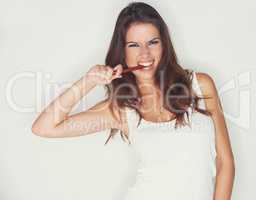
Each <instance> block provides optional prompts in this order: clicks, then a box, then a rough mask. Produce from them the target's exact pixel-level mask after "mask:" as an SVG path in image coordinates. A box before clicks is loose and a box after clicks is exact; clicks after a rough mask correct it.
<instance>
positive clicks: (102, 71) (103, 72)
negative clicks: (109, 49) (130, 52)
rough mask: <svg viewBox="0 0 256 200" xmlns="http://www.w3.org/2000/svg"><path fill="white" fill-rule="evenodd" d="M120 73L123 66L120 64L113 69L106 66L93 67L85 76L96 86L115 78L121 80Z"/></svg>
mask: <svg viewBox="0 0 256 200" xmlns="http://www.w3.org/2000/svg"><path fill="white" fill-rule="evenodd" d="M114 71H115V74H114ZM122 72H123V66H122V65H121V64H119V65H116V66H115V67H114V68H112V67H110V66H108V65H95V66H93V67H92V68H91V69H90V70H89V71H88V72H87V73H86V76H87V77H88V78H89V79H90V81H93V82H94V83H96V84H97V85H105V84H109V83H111V82H112V80H114V79H116V78H121V77H122V75H121V74H122Z"/></svg>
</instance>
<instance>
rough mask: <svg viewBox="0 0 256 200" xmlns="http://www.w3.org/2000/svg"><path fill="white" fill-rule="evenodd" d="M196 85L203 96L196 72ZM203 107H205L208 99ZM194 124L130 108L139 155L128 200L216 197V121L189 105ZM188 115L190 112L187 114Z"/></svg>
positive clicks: (201, 103)
mask: <svg viewBox="0 0 256 200" xmlns="http://www.w3.org/2000/svg"><path fill="white" fill-rule="evenodd" d="M192 87H193V88H194V90H195V92H196V93H197V94H198V95H199V96H201V95H202V93H201V90H200V87H199V84H198V80H197V78H196V74H195V72H194V71H193V83H192ZM199 107H200V108H202V109H205V108H206V107H205V103H204V100H200V101H199ZM188 111H189V116H190V122H191V127H189V126H186V127H181V128H180V127H178V128H177V129H174V125H175V120H172V121H170V122H160V123H158V122H150V121H146V120H144V119H142V120H141V123H140V125H139V126H138V127H137V124H138V120H139V115H138V114H137V113H136V112H135V111H134V110H132V109H130V108H128V107H126V114H127V119H128V126H129V138H130V141H131V145H130V146H131V147H132V148H134V150H135V152H136V154H137V155H138V158H139V167H138V169H137V176H136V182H135V184H133V185H132V186H131V187H130V188H129V189H128V191H127V193H126V195H125V199H124V200H144V199H145V200H146V199H147V200H153V199H154V200H156V199H161V200H188V199H189V200H212V199H213V194H214V187H215V177H216V165H215V158H216V150H215V132H214V124H213V121H212V118H211V117H210V116H206V115H203V114H201V113H199V112H196V111H195V112H193V113H192V109H191V108H189V110H188ZM185 116H186V115H185Z"/></svg>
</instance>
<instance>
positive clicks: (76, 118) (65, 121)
mask: <svg viewBox="0 0 256 200" xmlns="http://www.w3.org/2000/svg"><path fill="white" fill-rule="evenodd" d="M95 73H98V74H97V75H98V77H97V78H95V76H92V74H93V75H95ZM111 74H112V69H111V68H106V67H103V66H97V67H94V69H93V70H91V71H89V72H88V73H87V74H86V75H85V76H83V77H82V78H81V79H79V80H78V81H76V82H75V83H74V84H73V85H72V86H71V87H70V88H69V89H67V90H66V91H64V92H63V93H62V94H61V95H60V96H59V97H57V98H56V99H55V100H54V101H53V102H51V103H50V105H49V106H47V107H46V108H45V109H44V110H43V111H42V113H41V114H40V115H39V117H38V118H37V119H36V120H35V122H34V123H33V125H32V132H33V133H34V134H36V135H39V136H42V137H73V136H81V135H85V134H89V133H94V132H98V131H101V130H104V129H107V128H121V127H120V126H119V124H118V123H117V121H116V120H115V119H114V117H113V116H112V114H111V112H110V109H109V103H110V102H109V100H104V101H102V102H99V103H97V104H96V105H95V106H93V107H92V108H90V109H88V110H87V111H84V112H81V113H78V114H74V115H71V116H69V113H70V111H71V110H72V108H73V106H74V105H76V104H77V103H78V102H79V100H81V98H82V97H83V96H84V95H86V94H87V93H88V92H89V91H91V90H92V89H93V88H94V87H95V86H96V85H97V84H106V83H109V82H111V81H112V80H113V79H114V78H117V77H118V75H119V74H120V70H119V71H118V73H117V74H116V75H115V76H112V75H111ZM99 75H100V76H99Z"/></svg>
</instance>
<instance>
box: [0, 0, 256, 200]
mask: <svg viewBox="0 0 256 200" xmlns="http://www.w3.org/2000/svg"><path fill="white" fill-rule="evenodd" d="M128 2H129V1H117V0H111V1H81V0H80V1H79V0H73V1H66V0H62V1H60V0H51V1H50V0H45V1H38V0H37V1H32V0H24V1H14V0H9V1H3V0H1V4H0V19H1V20H0V66H1V68H0V69H1V73H0V81H1V92H2V93H1V94H2V98H1V123H0V124H1V133H0V199H1V200H34V199H36V200H43V199H48V200H56V199H59V200H60V199H61V200H71V199H76V200H82V199H83V200H84V199H90V200H102V199H104V200H120V199H122V194H123V192H124V191H125V188H126V187H127V186H128V184H129V183H131V182H132V181H133V175H134V172H135V171H134V170H135V167H136V165H135V164H136V159H134V154H133V152H132V151H131V150H130V149H129V147H128V146H127V145H126V144H125V143H123V141H122V140H121V139H120V137H117V138H116V139H115V140H112V141H110V143H109V145H107V146H104V145H103V144H104V142H105V140H106V139H107V136H108V131H105V132H102V133H99V134H93V135H88V136H84V137H77V138H65V139H47V138H41V137H37V136H35V135H33V134H32V133H31V130H30V128H31V124H32V122H33V121H34V119H35V118H36V116H37V115H38V114H39V112H40V111H41V109H43V108H44V106H45V105H46V104H48V103H49V102H50V101H51V100H52V99H53V98H54V97H55V96H57V95H58V94H60V92H61V91H62V90H64V89H65V88H66V87H67V86H69V85H71V84H72V83H73V82H74V81H76V80H78V79H79V78H80V77H81V76H82V75H84V74H85V72H86V71H87V70H88V69H89V68H90V67H92V66H93V65H95V64H103V63H104V59H105V55H106V51H107V48H108V45H109V42H110V39H111V36H112V33H113V29H114V24H115V21H116V18H117V16H118V14H119V12H120V10H121V9H122V8H123V7H124V6H126V5H127V3H128ZM145 2H148V3H150V4H151V5H153V6H154V7H155V8H156V9H157V10H158V11H159V13H160V14H161V15H162V17H163V18H164V19H165V21H166V22H167V24H168V26H169V29H170V33H171V37H172V41H173V44H174V46H175V49H176V52H177V55H178V58H179V60H180V63H181V64H182V65H183V66H184V67H185V68H192V69H194V70H196V71H201V72H205V73H208V74H210V75H211V76H212V77H213V78H214V80H215V83H216V86H217V88H218V91H219V94H220V98H221V101H222V105H223V109H224V111H225V116H226V120H227V125H228V129H229V134H230V138H231V142H232V147H233V152H234V156H235V160H236V177H235V185H234V190H233V198H232V199H234V200H240V199H250V200H251V199H254V198H255V197H256V192H255V189H254V187H253V185H254V183H255V178H256V172H255V168H256V159H255V156H254V154H255V150H256V147H255V142H256V135H255V130H256V127H255V111H256V109H255V105H253V103H254V102H255V100H256V95H255V91H256V90H255V88H256V87H255V81H256V78H255V75H256V73H255V66H256V61H255V46H256V39H255V35H256V24H255V18H256V14H255V10H256V4H255V2H254V1H249V0H245V1H231V0H226V1H220V0H219V1H210V0H195V1H193V2H192V1H185V0H173V1H168V0H162V1H145ZM36 80H37V81H36ZM103 97H104V90H103V88H100V87H98V88H96V89H95V90H93V91H92V92H90V93H89V94H88V96H86V97H85V98H84V99H83V101H81V103H80V104H79V105H77V106H76V107H75V108H74V112H77V111H80V110H84V109H86V108H88V107H90V106H92V105H93V104H94V103H95V102H96V101H98V100H100V99H102V98H103Z"/></svg>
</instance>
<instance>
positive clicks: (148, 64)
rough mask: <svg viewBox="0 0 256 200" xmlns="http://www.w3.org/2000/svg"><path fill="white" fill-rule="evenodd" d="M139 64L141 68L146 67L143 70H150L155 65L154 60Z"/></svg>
mask: <svg viewBox="0 0 256 200" xmlns="http://www.w3.org/2000/svg"><path fill="white" fill-rule="evenodd" d="M138 64H139V65H141V66H144V68H143V69H146V70H147V69H150V68H151V66H152V65H153V64H154V60H151V61H140V62H139V63H138Z"/></svg>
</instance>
